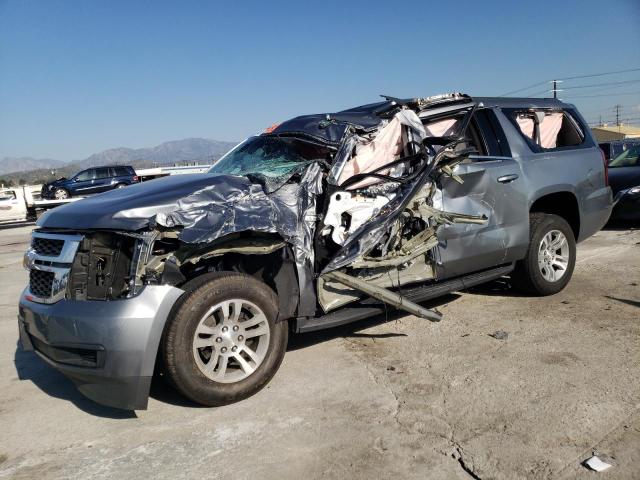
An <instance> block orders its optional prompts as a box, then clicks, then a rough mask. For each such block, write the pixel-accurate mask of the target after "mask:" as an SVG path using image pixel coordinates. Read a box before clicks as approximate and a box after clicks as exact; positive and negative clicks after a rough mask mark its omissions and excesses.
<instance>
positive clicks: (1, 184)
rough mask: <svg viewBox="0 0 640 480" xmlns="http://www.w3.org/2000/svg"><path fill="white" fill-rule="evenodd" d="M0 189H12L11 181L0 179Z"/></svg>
mask: <svg viewBox="0 0 640 480" xmlns="http://www.w3.org/2000/svg"><path fill="white" fill-rule="evenodd" d="M0 187H13V182H12V181H11V179H5V178H0Z"/></svg>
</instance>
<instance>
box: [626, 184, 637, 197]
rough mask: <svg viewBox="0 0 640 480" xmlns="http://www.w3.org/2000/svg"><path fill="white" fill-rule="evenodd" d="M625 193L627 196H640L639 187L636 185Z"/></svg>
mask: <svg viewBox="0 0 640 480" xmlns="http://www.w3.org/2000/svg"><path fill="white" fill-rule="evenodd" d="M627 193H628V194H629V195H639V194H640V185H638V186H637V187H631V188H630V189H629V190H628V191H627Z"/></svg>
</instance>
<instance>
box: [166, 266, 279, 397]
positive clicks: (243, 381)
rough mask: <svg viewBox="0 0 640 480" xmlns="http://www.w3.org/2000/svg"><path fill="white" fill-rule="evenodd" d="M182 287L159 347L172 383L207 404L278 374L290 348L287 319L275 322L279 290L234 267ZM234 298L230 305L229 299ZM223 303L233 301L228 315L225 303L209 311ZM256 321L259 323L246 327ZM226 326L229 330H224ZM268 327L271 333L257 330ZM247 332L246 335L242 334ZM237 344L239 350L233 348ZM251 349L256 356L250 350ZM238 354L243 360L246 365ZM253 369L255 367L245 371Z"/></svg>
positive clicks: (249, 390)
mask: <svg viewBox="0 0 640 480" xmlns="http://www.w3.org/2000/svg"><path fill="white" fill-rule="evenodd" d="M182 288H183V290H184V291H185V293H184V294H183V295H182V296H181V297H180V298H179V299H178V301H177V302H176V304H175V305H174V306H173V309H172V311H171V314H170V316H169V321H168V324H167V326H166V327H165V332H164V334H163V338H162V342H161V346H160V348H161V352H160V353H161V356H162V362H163V366H164V371H165V375H166V376H167V379H168V380H169V382H171V384H173V385H174V386H175V388H176V389H177V390H178V391H179V392H180V393H182V394H183V395H184V396H186V397H187V398H189V399H191V400H193V401H194V402H196V403H199V404H201V405H205V406H220V405H226V404H229V403H233V402H237V401H240V400H244V399H245V398H248V397H250V396H251V395H253V394H255V393H257V392H258V391H259V390H260V389H262V388H263V387H264V386H265V385H266V384H267V383H268V382H269V380H271V378H272V377H273V376H274V374H275V373H276V371H277V370H278V368H279V367H280V364H281V362H282V359H283V357H284V354H285V352H286V348H287V340H288V323H287V322H282V321H281V322H278V323H276V322H275V319H276V317H277V314H278V307H277V305H278V302H277V298H276V294H275V293H274V292H273V290H271V288H269V287H268V286H267V285H266V284H264V283H263V282H261V281H259V280H257V279H255V278H254V277H251V276H249V275H245V274H241V273H231V272H228V273H227V272H214V273H207V274H204V275H201V276H199V277H197V278H195V279H193V280H191V281H189V282H187V283H186V284H185V285H184V286H183V287H182ZM230 300H233V302H231V304H226V303H225V302H226V301H230ZM239 304H241V305H242V308H241V309H240V308H238V310H239V320H238V321H236V322H235V323H234V321H233V317H234V314H235V313H236V308H237V307H236V306H234V305H239ZM219 305H229V306H227V307H226V309H227V310H226V311H227V314H228V315H227V317H228V318H227V317H224V316H223V315H224V308H223V307H221V308H219V309H218V310H215V311H214V312H213V314H212V315H210V316H207V315H209V314H210V313H211V310H212V308H215V307H216V306H219ZM261 314H262V315H261ZM264 317H266V319H263V318H264ZM243 319H244V321H242V320H243ZM258 320H260V323H259V324H258V325H257V326H253V327H246V329H245V327H244V326H243V325H248V324H250V323H253V322H256V321H258ZM203 322H204V323H203ZM267 326H268V329H267V328H266V327H267ZM225 327H227V332H226V333H223V332H224V330H223V328H225ZM236 327H238V331H236V330H235V329H236ZM232 330H233V331H232ZM265 330H268V333H267V334H262V335H260V336H258V335H257V333H258V331H260V332H263V331H265ZM243 332H244V333H245V335H246V337H247V338H246V339H243V337H242V336H241V334H242V333H243ZM251 332H253V333H251ZM209 333H211V336H210V337H209V336H208V335H209ZM250 335H254V336H253V337H252V338H249V336H250ZM219 339H221V340H219ZM240 340H243V342H244V343H242V342H240ZM217 342H221V343H217ZM205 343H206V344H207V345H206V346H204V347H202V348H198V346H199V345H201V344H205ZM234 347H235V348H236V350H234V351H235V352H236V353H232V352H231V350H233V348H234ZM224 349H226V353H223V350H224ZM247 349H248V350H247ZM249 350H250V351H251V352H252V353H253V354H254V356H250V355H249V354H248V353H247V352H248V351H249ZM225 357H226V358H227V360H226V362H225V361H224V358H225ZM238 357H241V358H243V359H244V363H245V365H244V366H243V365H241V363H242V362H241V361H240V359H239V358H238ZM257 357H261V361H260V362H259V363H258V362H256V361H254V358H257ZM214 359H215V364H214ZM223 364H224V367H225V370H224V372H222V367H223ZM250 368H254V370H253V371H252V372H250V373H249V374H247V371H248V370H249V369H250ZM214 370H215V371H214ZM221 372H222V373H221ZM243 376H244V377H243Z"/></svg>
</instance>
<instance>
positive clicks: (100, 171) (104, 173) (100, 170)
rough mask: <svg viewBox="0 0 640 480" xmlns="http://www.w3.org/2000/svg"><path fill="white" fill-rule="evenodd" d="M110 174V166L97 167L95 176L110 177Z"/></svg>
mask: <svg viewBox="0 0 640 480" xmlns="http://www.w3.org/2000/svg"><path fill="white" fill-rule="evenodd" d="M110 176H111V175H110V174H109V169H108V168H96V177H95V178H109V177H110Z"/></svg>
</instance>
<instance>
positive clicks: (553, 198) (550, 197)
mask: <svg viewBox="0 0 640 480" xmlns="http://www.w3.org/2000/svg"><path fill="white" fill-rule="evenodd" d="M529 213H549V214H553V215H558V216H559V217H562V218H564V219H565V220H566V221H567V223H568V224H569V226H571V230H572V231H573V234H574V237H575V239H576V240H577V239H578V238H579V236H580V206H579V203H578V198H577V197H576V195H575V194H574V193H573V191H571V190H569V189H567V190H559V191H551V192H544V193H541V194H540V196H538V197H537V198H536V199H535V200H534V201H533V202H532V203H531V206H530V207H529Z"/></svg>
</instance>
